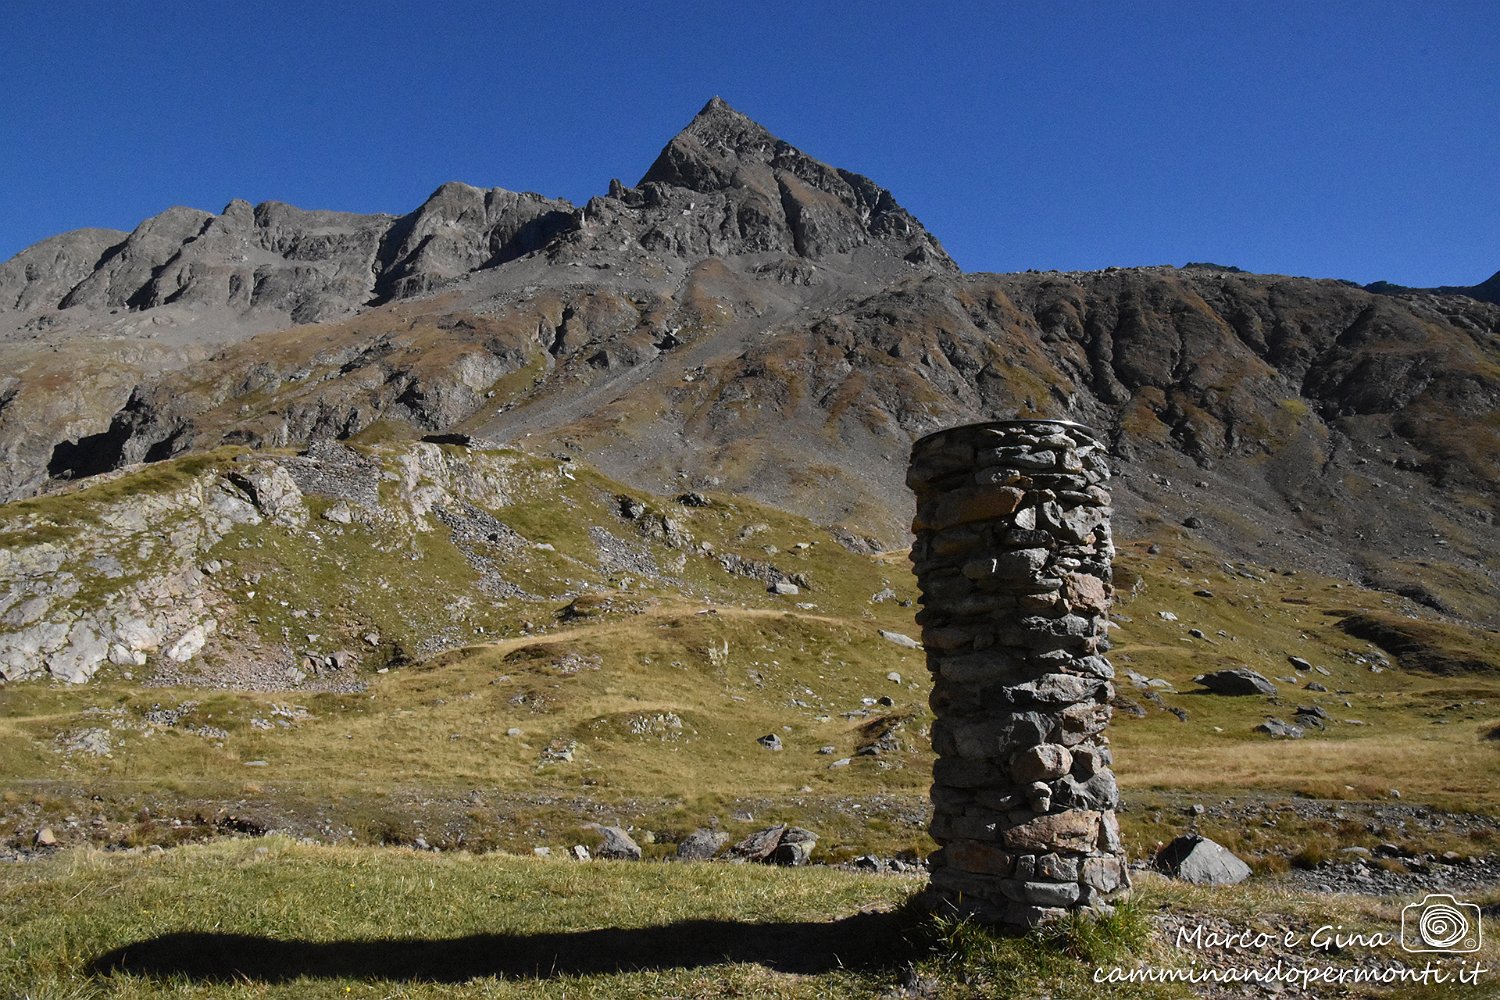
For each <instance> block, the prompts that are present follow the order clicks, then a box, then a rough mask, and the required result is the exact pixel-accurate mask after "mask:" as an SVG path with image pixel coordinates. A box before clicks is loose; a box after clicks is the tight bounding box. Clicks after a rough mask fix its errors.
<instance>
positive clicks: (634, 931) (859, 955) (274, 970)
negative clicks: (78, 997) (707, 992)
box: [89, 912, 912, 984]
mask: <svg viewBox="0 0 1500 1000" xmlns="http://www.w3.org/2000/svg"><path fill="white" fill-rule="evenodd" d="M909 926H910V925H909V922H908V921H907V920H905V919H903V917H902V916H901V914H900V913H899V912H892V913H862V914H858V915H855V916H852V917H846V918H844V919H842V920H836V921H832V922H829V923H821V922H794V923H745V922H740V921H730V920H689V921H682V922H679V923H673V924H665V925H661V926H655V927H637V928H609V929H603V930H592V931H568V932H562V933H556V934H478V935H472V936H469V937H461V938H446V939H436V940H424V939H420V938H393V939H377V940H365V941H297V940H280V939H277V938H268V937H259V936H256V935H250V934H220V933H209V932H183V933H176V934H164V935H161V936H160V937H154V938H148V939H146V940H143V941H138V942H136V943H134V944H129V945H126V946H124V947H122V948H116V949H115V950H113V951H111V952H108V953H107V954H104V955H101V956H100V957H99V958H97V959H95V960H94V961H93V962H92V963H90V966H89V972H90V973H91V974H92V975H94V976H108V975H112V974H115V973H128V974H131V975H136V976H141V977H146V978H153V979H167V978H170V977H185V978H188V979H192V980H197V981H200V982H205V983H243V982H245V981H246V980H249V981H251V982H260V983H271V984H274V983H285V982H289V981H292V980H295V979H298V978H304V977H305V978H312V979H317V978H324V979H340V978H347V979H365V980H382V979H384V980H396V981H408V982H425V983H461V982H466V981H468V980H470V979H479V978H483V977H487V976H494V977H503V978H507V979H550V978H553V977H557V976H589V975H608V974H611V973H621V972H639V971H667V970H674V969H697V968H703V967H707V966H714V965H723V964H730V963H742V962H743V963H753V964H757V965H761V966H764V967H766V968H768V969H771V970H773V971H777V972H786V973H799V974H804V975H816V974H818V973H824V972H831V971H833V970H835V969H865V970H876V969H894V968H896V967H898V966H899V965H900V964H901V963H903V962H904V961H906V960H907V959H909V958H910V957H911V955H912V945H911V943H910V942H909V941H908V939H907V935H906V931H907V930H909Z"/></svg>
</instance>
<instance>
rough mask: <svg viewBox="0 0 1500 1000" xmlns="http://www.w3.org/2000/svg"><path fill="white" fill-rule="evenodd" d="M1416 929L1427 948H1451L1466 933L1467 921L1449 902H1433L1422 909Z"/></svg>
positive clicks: (1467, 930) (1467, 928)
mask: <svg viewBox="0 0 1500 1000" xmlns="http://www.w3.org/2000/svg"><path fill="white" fill-rule="evenodd" d="M1417 931H1418V933H1420V934H1421V935H1422V940H1423V941H1425V942H1426V943H1427V947H1429V948H1438V949H1446V948H1452V947H1453V946H1454V945H1456V944H1458V943H1459V942H1460V941H1462V940H1463V939H1464V938H1465V937H1466V936H1467V935H1468V933H1469V921H1468V918H1467V917H1465V916H1464V915H1463V914H1462V913H1460V912H1459V911H1458V909H1457V908H1456V907H1454V906H1452V905H1451V904H1449V903H1433V904H1432V905H1430V906H1428V907H1427V908H1426V909H1425V910H1423V911H1422V918H1421V920H1419V921H1418V922H1417Z"/></svg>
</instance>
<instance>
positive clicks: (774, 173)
mask: <svg viewBox="0 0 1500 1000" xmlns="http://www.w3.org/2000/svg"><path fill="white" fill-rule="evenodd" d="M672 191H686V192H691V193H692V197H689V198H687V199H686V200H685V201H684V199H682V198H680V197H676V196H674V195H672V194H671V192H672ZM699 196H703V197H699ZM610 197H611V198H613V199H615V200H617V201H618V202H620V203H621V204H623V205H625V206H627V207H629V208H631V209H635V210H640V209H650V208H652V207H654V206H658V205H666V204H667V203H670V208H671V209H672V211H663V212H660V213H654V215H656V216H659V218H652V219H651V220H650V221H651V225H649V226H648V227H646V229H645V230H644V232H643V235H642V237H641V240H642V243H643V245H652V244H655V245H656V246H657V247H659V248H661V249H668V250H670V251H671V252H673V253H676V254H679V255H693V254H714V255H718V254H723V253H745V252H749V253H755V252H765V251H781V252H786V253H790V254H794V255H796V256H799V257H806V258H812V259H817V258H822V257H827V256H830V255H834V254H848V253H853V252H855V251H856V250H859V249H860V248H866V247H868V248H873V249H875V251H876V252H877V253H894V256H895V257H897V258H901V259H904V260H905V261H906V262H907V263H909V264H915V265H919V266H922V267H925V268H931V269H933V270H938V271H956V270H957V265H956V264H954V263H953V261H952V259H951V258H949V256H948V254H947V253H946V252H945V251H944V250H943V248H942V246H941V245H940V244H939V243H938V241H937V240H936V239H934V238H933V237H932V235H931V234H930V233H928V232H927V230H926V229H925V228H923V226H922V224H921V223H920V222H918V221H917V220H916V218H915V217H914V216H912V215H911V213H910V212H908V211H906V210H905V209H904V208H902V207H901V206H900V205H899V204H898V203H897V202H896V199H895V197H894V196H892V195H891V193H890V192H889V191H887V190H886V189H885V188H883V187H881V186H879V185H878V184H876V183H875V182H874V181H872V180H870V179H869V178H868V177H864V176H862V175H860V174H856V173H853V172H852V171H848V170H841V169H838V168H836V167H832V166H829V165H828V164H826V163H823V162H821V161H820V160H815V159H813V158H812V157H811V156H808V155H807V154H806V153H804V152H802V151H801V150H800V149H797V148H796V147H795V146H793V145H791V144H790V143H788V142H786V141H785V140H782V139H778V138H777V137H776V136H774V135H772V134H771V133H770V132H769V131H767V130H766V128H765V127H764V126H762V125H761V124H759V123H758V122H756V121H755V120H753V119H751V118H749V117H748V116H746V115H744V114H741V113H740V112H738V111H736V110H735V109H734V108H732V107H730V105H729V104H728V103H727V102H726V101H725V100H724V99H723V98H721V97H714V98H713V99H712V100H710V101H709V102H708V103H707V104H705V105H704V106H703V109H702V110H701V111H699V112H698V114H697V115H696V116H695V117H694V118H693V120H692V121H691V122H689V123H688V125H687V127H686V128H684V129H683V130H682V131H681V132H679V133H678V134H677V135H676V136H674V137H673V138H672V140H671V141H670V142H668V143H667V145H666V147H665V148H663V149H662V151H661V154H660V155H659V156H657V158H656V161H655V162H654V163H652V164H651V167H650V169H648V170H647V171H646V173H645V176H643V177H642V178H641V181H640V183H639V184H638V185H636V187H635V188H632V189H620V188H618V187H613V186H612V187H611V190H610ZM598 201H599V200H598V199H596V202H598ZM680 201H682V202H684V204H683V205H678V204H677V203H678V202H680ZM590 208H591V210H598V213H600V214H607V213H608V206H607V205H604V204H602V203H598V204H596V203H591V205H590ZM684 208H686V209H687V212H684V211H683V209H684ZM689 216H690V217H689ZM681 218H687V222H686V224H684V223H683V222H682V221H680V219H681Z"/></svg>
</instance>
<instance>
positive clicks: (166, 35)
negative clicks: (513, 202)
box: [0, 0, 1500, 285]
mask: <svg viewBox="0 0 1500 1000" xmlns="http://www.w3.org/2000/svg"><path fill="white" fill-rule="evenodd" d="M0 94H3V105H0V107H3V110H0V259H3V258H5V257H9V256H10V255H11V254H13V253H15V252H16V251H18V250H20V249H21V248H22V247H24V246H27V245H29V244H31V243H33V242H35V241H37V240H39V239H42V238H44V237H46V236H49V235H52V234H54V233H57V232H61V231H63V230H66V229H73V228H78V227H82V226H108V227H113V228H118V229H130V228H132V227H133V226H134V225H135V224H136V223H137V222H138V221H140V220H141V219H143V218H145V217H146V216H148V215H151V214H154V213H156V212H159V211H161V210H162V209H164V208H166V207H168V206H169V205H173V204H186V205H193V206H196V207H199V208H205V209H210V210H213V211H217V210H219V209H220V208H222V207H223V205H224V204H225V203H226V202H228V201H229V200H230V199H231V198H235V197H240V198H247V199H249V200H251V201H262V200H268V199H275V200H280V201H287V202H291V203H293V204H295V205H300V206H303V207H308V208H338V209H346V210H353V211H386V212H403V211H407V210H409V209H411V208H414V207H415V206H416V205H418V204H419V203H420V202H421V201H422V199H423V198H424V197H425V196H426V195H427V194H428V193H429V192H431V191H432V189H434V188H435V187H437V185H438V184H440V183H442V182H443V181H447V180H463V181H467V182H469V183H472V184H478V185H482V186H486V187H489V186H499V187H507V188H512V189H518V190H535V191H540V192H543V193H545V194H550V195H560V196H564V197H567V198H570V199H573V200H574V201H581V200H583V199H586V198H587V197H589V196H590V195H593V194H599V193H603V191H604V190H605V187H606V185H607V183H608V181H609V178H610V177H611V176H618V177H620V178H621V179H623V180H625V181H626V182H627V183H634V182H635V181H636V180H637V179H638V178H639V177H640V175H641V174H642V173H643V172H644V171H645V169H646V167H647V166H648V165H649V164H650V162H651V160H652V159H653V158H654V157H655V155H656V153H657V151H658V150H659V149H660V147H661V146H662V145H663V144H664V143H665V142H666V141H667V140H668V139H669V138H671V136H672V135H673V134H674V133H675V132H676V131H677V130H679V129H680V128H681V127H682V126H683V125H685V124H686V123H687V121H688V120H689V119H690V118H691V117H692V115H693V113H694V112H695V111H696V110H697V109H698V108H699V107H700V106H701V105H702V104H703V103H704V102H705V101H706V100H707V99H708V98H709V97H710V96H712V95H714V94H720V95H722V96H723V97H724V98H725V99H726V100H727V101H729V103H730V104H732V105H734V106H735V107H737V108H738V109H739V110H741V111H743V112H745V113H746V114H748V115H750V116H751V117H753V118H755V119H757V120H758V121H760V122H761V123H762V124H764V125H765V126H766V127H767V128H769V129H770V130H771V131H772V132H773V133H775V134H777V135H779V136H781V137H782V138H784V139H786V140H787V141H789V142H791V143H793V144H794V145H797V146H799V147H801V148H802V149H804V150H805V151H807V152H808V153H810V154H812V155H813V156H816V157H818V158H819V159H822V160H825V161H828V162H830V163H833V164H836V165H838V166H841V167H846V168H848V169H852V170H856V171H858V172H860V173H864V174H868V175H869V176H871V177H873V178H874V179H875V180H876V181H877V182H879V183H881V184H883V185H884V186H886V187H889V188H891V189H892V191H893V192H894V193H895V195H896V197H897V199H898V200H900V201H901V202H902V203H903V204H904V205H906V206H907V207H908V208H909V209H911V210H912V211H913V212H914V213H915V214H916V215H917V216H918V217H919V218H921V219H922V221H923V222H925V223H926V224H927V225H928V227H929V228H930V229H932V230H933V232H935V233H936V234H937V236H938V237H939V238H940V239H941V240H943V242H944V243H945V245H946V246H947V247H948V249H949V250H950V252H952V254H953V255H954V257H955V258H957V260H958V261H959V263H960V264H962V265H963V266H964V267H965V268H966V269H968V270H993V271H1015V270H1024V269H1026V268H1029V267H1036V268H1054V267H1055V268H1097V267H1104V266H1108V265H1111V264H1116V265H1130V264H1156V263H1177V264H1180V263H1183V262H1186V261H1189V260H1211V261H1216V262H1220V263H1226V264H1237V265H1239V266H1241V267H1244V268H1247V269H1250V270H1256V271H1270V272H1280V273H1288V274H1305V275H1315V276H1332V277H1344V278H1352V279H1354V280H1357V281H1361V282H1365V281H1372V280H1375V279H1379V278H1385V279H1389V280H1393V281H1398V282H1401V283H1404V284H1412V285H1429V284H1440V283H1453V284H1469V283H1473V282H1477V281H1480V280H1482V279H1484V278H1486V277H1488V276H1489V275H1490V274H1492V273H1493V272H1494V271H1495V270H1496V269H1497V268H1500V2H1497V0H1461V2H1460V0H1449V2H1444V0H1409V2H1404V3H1392V2H1380V0H1371V2H1360V3H1333V2H1317V0H1300V2H1287V3H1282V2H1272V0H1262V2H1229V0H1200V2H1191V3H1190V2H1182V3H1152V2H1136V3H1115V2H1110V3H1105V2H1099V3H1053V2H1043V0H1031V2H1027V3H973V4H965V5H957V4H942V3H936V2H934V3H910V2H904V3H899V4H898V3H853V2H851V3H846V4H833V3H820V2H817V0H802V2H799V3H758V4H741V3H718V2H711V0H698V2H687V3H676V2H672V3H627V2H613V3H596V4H570V3H545V2H540V3H529V4H519V5H515V6H514V7H513V8H512V7H511V6H510V5H501V4H495V5H490V4H480V3H443V2H440V0H431V2H420V3H419V2H409V3H389V2H380V0H366V2H362V3H353V2H347V3H345V2H339V3H334V2H327V3H324V2H308V0H303V2H298V3H280V2H267V3H247V2H244V0H239V2H235V3H221V2H203V0H193V2H173V3H168V2H140V3H132V4H119V3H109V2H98V0H90V2H74V0H68V2H64V0H53V2H45V3H44V2H34V0H12V2H10V3H7V4H5V6H4V8H3V10H0Z"/></svg>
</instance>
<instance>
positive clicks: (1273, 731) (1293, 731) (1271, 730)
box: [1255, 718, 1303, 740]
mask: <svg viewBox="0 0 1500 1000" xmlns="http://www.w3.org/2000/svg"><path fill="white" fill-rule="evenodd" d="M1255 731H1256V732H1257V733H1265V734H1266V735H1267V736H1271V737H1275V738H1276V739H1282V740H1300V739H1301V738H1302V736H1303V729H1302V727H1301V726H1294V725H1292V724H1291V723H1289V722H1282V721H1281V720H1280V719H1276V718H1269V719H1267V720H1266V721H1265V722H1262V723H1261V724H1260V725H1258V726H1256V727H1255Z"/></svg>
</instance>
